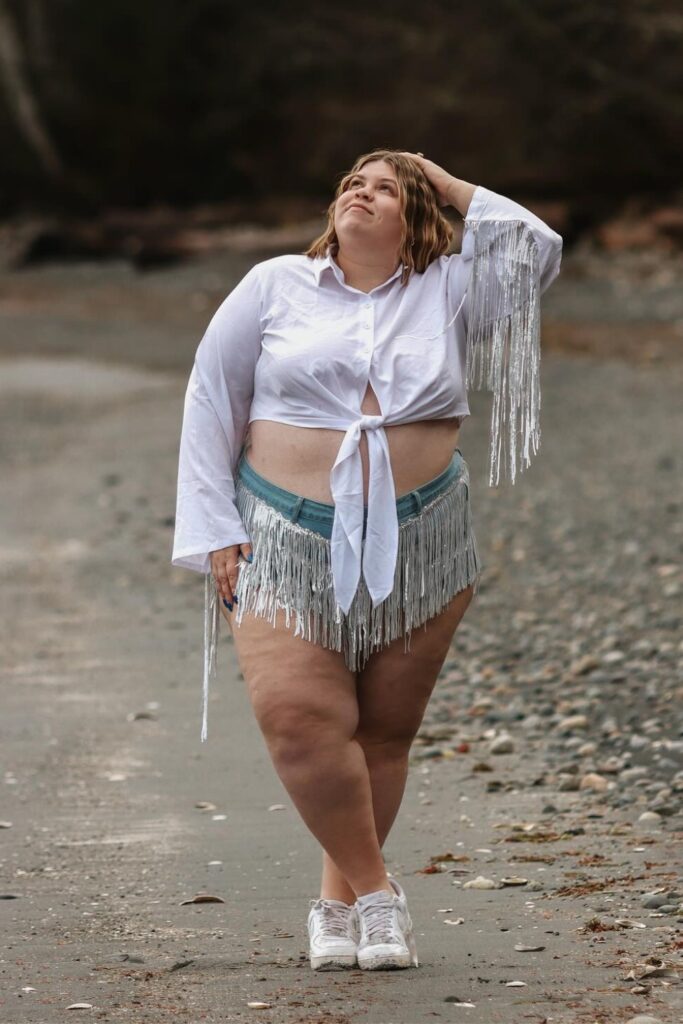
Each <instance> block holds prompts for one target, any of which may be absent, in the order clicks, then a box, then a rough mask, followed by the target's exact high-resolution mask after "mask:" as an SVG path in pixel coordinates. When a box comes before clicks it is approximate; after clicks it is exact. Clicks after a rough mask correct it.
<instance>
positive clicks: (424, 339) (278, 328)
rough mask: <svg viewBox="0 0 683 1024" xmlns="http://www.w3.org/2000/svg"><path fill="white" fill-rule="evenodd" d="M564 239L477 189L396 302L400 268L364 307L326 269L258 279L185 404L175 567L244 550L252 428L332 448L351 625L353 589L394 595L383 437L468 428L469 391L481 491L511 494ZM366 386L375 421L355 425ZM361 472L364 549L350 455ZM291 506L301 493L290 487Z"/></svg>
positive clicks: (235, 304) (277, 261)
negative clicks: (238, 479)
mask: <svg viewBox="0 0 683 1024" xmlns="http://www.w3.org/2000/svg"><path fill="white" fill-rule="evenodd" d="M561 255H562V238H561V237H560V235H558V234H557V233H556V232H555V231H553V230H552V229H551V228H550V227H548V225H547V224H545V223H544V222H543V221H542V220H540V219H539V218H538V217H537V216H535V215H534V214H533V213H531V212H530V211H529V210H527V209H525V208H524V207H523V206H520V205H519V204H518V203H515V202H513V201H512V200H511V199H507V198H506V197H505V196H502V195H499V194H497V193H496V192H492V191H491V190H490V189H487V188H484V187H483V186H481V185H480V186H478V187H477V188H476V190H475V192H474V195H473V197H472V200H471V202H470V206H469V209H468V211H467V215H466V218H465V225H464V233H463V244H462V252H461V253H459V254H452V255H444V256H439V257H437V258H436V259H435V260H434V261H433V262H432V263H431V264H430V265H429V266H428V267H427V269H426V270H425V271H424V273H422V274H419V273H415V272H413V273H412V274H411V275H410V278H409V279H408V282H407V284H406V285H405V286H403V287H402V286H401V282H400V277H401V272H402V269H403V268H402V266H399V267H398V269H397V270H396V272H395V273H394V274H392V276H391V277H389V278H387V280H386V281H384V282H383V283H382V284H380V285H378V286H377V287H376V288H373V289H372V291H370V292H368V293H365V292H362V291H360V290H359V289H357V288H352V287H350V286H349V285H347V284H346V283H345V280H344V274H343V272H342V270H341V268H340V267H339V265H338V264H337V262H336V261H335V260H334V258H333V257H332V256H331V255H330V253H329V252H328V255H327V256H326V257H325V258H317V259H311V258H309V257H308V256H305V255H296V254H293V255H285V256H276V257H275V258H273V259H267V260H264V261H263V262H260V263H257V264H256V265H255V266H254V267H252V269H251V270H250V271H249V272H248V273H247V274H246V275H245V276H244V277H243V278H242V280H241V281H240V282H239V283H238V284H237V286H236V287H235V288H234V289H233V290H232V291H231V292H230V294H229V295H228V296H227V298H226V299H225V300H224V301H223V303H222V304H221V306H220V307H219V308H218V310H217V311H216V313H215V314H214V316H213V318H212V320H211V322H210V323H209V325H208V327H207V329H206V333H205V334H204V337H203V338H202V340H201V342H200V344H199V347H198V349H197V352H196V355H195V361H194V366H193V368H192V372H191V374H190V379H189V384H188V387H187V393H186V397H185V407H184V416H183V426H182V436H181V442H180V457H179V469H178V496H177V510H176V524H175V539H174V547H173V554H172V563H173V565H176V566H182V567H184V568H187V569H193V570H195V571H196V572H200V573H209V572H210V559H209V554H210V552H212V551H215V550H217V549H219V548H224V547H228V546H229V545H233V544H243V543H248V542H249V541H250V537H249V535H248V533H247V532H246V530H245V528H244V525H243V523H242V521H241V519H240V516H239V513H238V511H237V508H236V506H235V479H234V474H235V470H236V465H237V460H238V457H239V454H240V449H241V445H242V441H243V439H244V435H245V433H246V428H247V424H248V423H251V421H252V420H257V419H265V420H275V421H279V422H282V423H290V424H293V425H295V426H299V427H327V428H331V429H335V430H339V432H340V446H339V451H338V454H337V457H336V459H335V462H334V464H333V465H332V466H331V468H330V490H331V493H332V497H333V500H334V505H335V514H334V522H333V526H332V539H331V563H332V575H333V580H334V588H335V596H336V599H337V602H338V604H339V605H340V606H341V608H342V609H343V611H344V612H347V611H348V609H349V607H350V605H351V601H352V599H353V596H354V594H355V592H356V588H357V585H358V582H359V579H360V574H361V571H362V572H363V574H364V577H365V580H366V583H367V586H368V590H369V591H370V594H371V596H372V600H373V607H375V606H376V605H378V604H379V603H380V602H381V601H382V600H383V599H384V598H385V597H386V596H387V595H388V594H389V593H390V592H391V589H392V586H393V580H394V571H395V564H396V554H397V548H398V519H397V515H396V505H395V502H396V494H395V491H394V484H393V476H392V471H391V464H390V459H389V449H388V446H387V437H386V433H385V430H384V427H385V425H390V424H394V423H410V422H414V421H416V420H428V419H436V418H441V417H451V416H458V417H465V416H468V415H469V411H470V410H469V405H468V402H467V388H468V387H474V388H482V387H484V388H486V389H488V390H491V391H492V392H493V408H492V415H491V425H490V451H489V485H490V486H493V485H497V484H498V482H499V479H500V475H501V470H502V471H503V472H504V474H505V475H507V476H508V477H509V479H510V480H511V481H512V482H513V483H514V480H515V474H516V471H517V469H519V470H520V471H521V470H522V469H523V468H525V467H526V466H528V465H529V463H530V460H531V455H532V453H533V454H535V453H536V451H537V449H538V446H539V443H540V421H539V414H540V404H541V396H540V380H539V369H540V297H541V293H542V292H543V291H545V289H546V288H547V287H548V286H549V285H550V284H551V282H552V281H553V280H554V278H555V277H556V276H557V274H558V273H559V270H560V261H561ZM368 381H369V382H370V384H371V385H372V388H373V390H374V392H375V394H376V396H377V400H378V402H379V406H380V408H381V410H382V412H381V414H379V415H364V414H363V413H361V411H360V408H361V403H362V401H363V398H364V396H365V392H366V388H367V384H368ZM363 430H364V431H366V434H367V442H368V456H369V470H370V473H369V492H368V512H367V528H366V529H367V534H366V538H365V540H363V539H362V534H363V512H364V508H363V478H362V463H361V456H360V451H359V441H360V436H361V431H363ZM290 489H291V490H296V486H295V485H294V483H293V486H292V487H291V488H290Z"/></svg>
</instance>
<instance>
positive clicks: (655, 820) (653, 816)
mask: <svg viewBox="0 0 683 1024" xmlns="http://www.w3.org/2000/svg"><path fill="white" fill-rule="evenodd" d="M661 820H662V816H661V814H658V813H657V811H643V813H642V814H641V815H640V817H639V818H638V824H639V825H658V824H659V823H660V822H661Z"/></svg>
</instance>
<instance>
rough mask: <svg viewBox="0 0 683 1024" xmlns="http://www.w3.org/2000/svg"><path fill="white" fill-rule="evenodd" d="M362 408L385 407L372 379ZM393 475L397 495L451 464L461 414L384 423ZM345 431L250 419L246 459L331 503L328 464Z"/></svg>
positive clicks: (278, 480)
mask: <svg viewBox="0 0 683 1024" xmlns="http://www.w3.org/2000/svg"><path fill="white" fill-rule="evenodd" d="M361 412H362V413H364V414H367V415H371V416H374V415H379V414H380V413H381V409H380V407H379V403H378V401H377V396H376V395H375V393H374V391H373V389H372V387H371V386H370V384H368V387H367V391H366V392H365V397H364V399H363V402H362V404H361ZM384 430H385V432H386V436H387V442H388V445H389V455H390V457H391V466H392V470H393V476H394V489H395V491H396V497H397V498H399V497H400V496H401V495H402V494H407V493H408V492H409V491H413V490H415V489H416V488H417V487H420V486H422V484H425V483H427V481H429V480H432V479H433V478H434V477H435V476H438V475H439V473H443V471H444V470H445V469H446V467H447V466H448V464H449V462H450V461H451V459H452V457H453V451H454V449H455V448H456V447H457V445H458V435H459V433H460V420H459V419H458V418H457V417H450V418H446V419H434V420H418V421H417V422H415V423H397V424H394V425H391V426H389V425H386V426H385V427H384ZM342 437H343V433H342V432H341V431H339V430H328V429H327V428H324V427H295V426H292V425H291V424H289V423H280V422H275V421H274V420H252V422H251V423H250V425H249V444H248V448H247V453H246V454H247V459H248V461H249V463H250V465H251V466H252V467H253V468H254V469H255V470H256V472H257V473H260V474H261V476H263V477H265V478H266V479H267V480H269V481H270V482H271V483H273V484H277V485H278V486H279V487H284V488H285V489H286V490H288V491H293V492H294V493H296V494H300V495H303V497H304V498H313V499H314V500H315V501H325V502H327V503H328V504H332V495H331V493H330V470H331V468H332V466H333V465H334V462H335V459H336V458H337V453H338V451H339V445H340V444H341V440H342ZM360 454H361V462H362V464H363V495H364V501H365V504H367V502H368V477H369V460H368V443H367V437H366V433H365V431H362V432H361V439H360Z"/></svg>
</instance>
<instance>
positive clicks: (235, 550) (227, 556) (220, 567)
mask: <svg viewBox="0 0 683 1024" xmlns="http://www.w3.org/2000/svg"><path fill="white" fill-rule="evenodd" d="M240 554H241V555H242V557H243V558H244V559H245V560H248V561H251V557H252V550H251V544H231V545H230V547H228V548H219V549H218V550H217V551H212V552H211V554H210V555H209V558H210V560H211V572H212V573H213V576H214V579H215V580H216V590H217V591H218V596H219V597H220V598H222V599H223V601H225V602H227V604H228V606H229V611H232V606H233V605H234V604H235V601H236V598H235V597H234V594H235V590H236V589H237V577H238V559H239V556H240Z"/></svg>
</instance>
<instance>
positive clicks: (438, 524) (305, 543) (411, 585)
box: [201, 448, 481, 740]
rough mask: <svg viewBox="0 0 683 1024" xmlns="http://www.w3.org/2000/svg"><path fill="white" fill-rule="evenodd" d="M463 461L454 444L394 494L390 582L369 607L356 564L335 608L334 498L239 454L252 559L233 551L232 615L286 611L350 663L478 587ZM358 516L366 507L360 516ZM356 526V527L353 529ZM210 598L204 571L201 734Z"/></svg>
mask: <svg viewBox="0 0 683 1024" xmlns="http://www.w3.org/2000/svg"><path fill="white" fill-rule="evenodd" d="M469 489H470V481H469V469H468V466H467V463H466V461H465V459H464V457H463V454H462V452H461V451H460V449H459V448H456V449H455V452H454V454H453V458H452V460H451V462H450V463H449V465H448V466H447V468H446V469H445V470H444V471H443V473H440V474H439V475H438V476H436V477H434V478H433V479H432V480H428V481H427V483H425V484H423V485H422V486H421V487H418V488H417V489H416V490H414V491H410V492H409V493H408V494H404V495H402V496H401V497H400V498H398V499H397V501H396V513H397V517H398V554H397V558H396V570H395V575H394V586H393V589H392V591H391V593H390V594H389V595H388V596H387V597H386V598H385V599H384V601H382V602H381V603H380V604H379V605H377V607H376V608H373V607H372V599H371V597H370V593H369V591H368V588H367V585H366V583H365V579H364V577H363V575H362V573H361V577H360V581H359V584H358V589H357V591H356V594H355V596H354V598H353V601H352V602H351V606H350V607H349V611H348V614H344V612H343V611H342V610H341V608H340V607H339V606H338V605H337V602H336V600H335V597H334V585H333V578H332V568H331V558H330V538H331V536H332V521H333V518H334V505H331V504H327V503H326V502H321V501H314V500H313V499H311V498H304V497H302V496H301V495H299V494H295V493H294V492H293V491H288V490H285V489H284V488H283V487H279V486H277V485H276V484H273V483H271V482H270V481H269V480H267V479H266V478H265V477H263V476H261V475H260V474H259V473H257V472H256V471H255V469H254V468H253V466H251V465H250V463H249V462H248V460H247V459H246V457H245V454H244V450H243V451H242V454H241V455H240V459H239V462H238V466H237V479H236V482H235V501H236V505H237V509H238V511H239V513H240V516H241V518H242V522H243V523H244V526H245V529H246V531H247V533H248V534H249V537H250V538H251V545H252V549H253V554H254V560H253V562H247V561H245V560H243V559H240V560H239V561H238V563H237V566H238V576H237V584H236V587H235V593H236V595H237V605H236V608H235V612H234V613H233V621H234V622H236V623H237V625H239V624H240V622H241V621H242V617H243V616H244V615H245V614H246V613H251V614H255V615H257V616H261V617H263V618H267V619H269V620H270V621H271V622H272V624H273V625H275V624H276V619H277V611H278V609H280V608H281V609H284V611H285V624H286V626H287V627H290V625H291V619H292V617H294V619H295V631H294V635H295V636H301V637H303V638H304V639H305V640H309V641H311V642H312V643H315V644H319V645H321V646H322V647H327V648H331V649H332V650H335V651H340V652H343V655H344V660H345V663H346V665H347V666H348V668H349V669H351V670H352V671H354V672H357V671H359V670H360V669H362V668H363V666H364V665H365V663H366V661H367V659H368V658H369V656H370V655H371V654H372V652H373V651H376V650H379V649H380V648H381V647H383V646H385V645H386V644H389V643H390V642H391V641H392V640H395V639H396V638H397V637H399V636H403V637H404V638H405V643H404V649H405V650H406V651H407V650H408V649H409V644H410V634H411V630H412V629H414V628H415V627H417V626H422V625H424V624H425V623H426V622H427V621H428V620H429V619H431V618H433V617H434V616H435V615H438V614H439V612H441V611H442V610H443V609H444V608H445V606H446V605H447V604H448V603H449V601H450V600H451V599H452V598H453V597H454V596H455V595H456V594H457V593H458V592H459V591H461V590H464V589H465V587H467V586H469V585H470V584H473V585H474V589H473V592H474V593H475V594H476V593H477V591H478V589H479V581H480V577H481V561H480V558H479V553H478V550H477V541H476V537H475V534H474V529H473V527H472V517H471V510H470V496H469ZM364 522H367V506H366V509H365V520H364ZM363 534H364V535H365V528H364V530H363ZM218 602H219V597H218V592H217V588H216V581H215V579H214V577H213V575H212V573H211V572H208V573H206V577H205V604H204V686H203V722H202V734H201V736H202V740H205V739H206V736H207V712H208V695H209V678H210V677H211V676H213V675H215V672H216V654H217V642H218V624H219V620H220V609H219V604H218Z"/></svg>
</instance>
